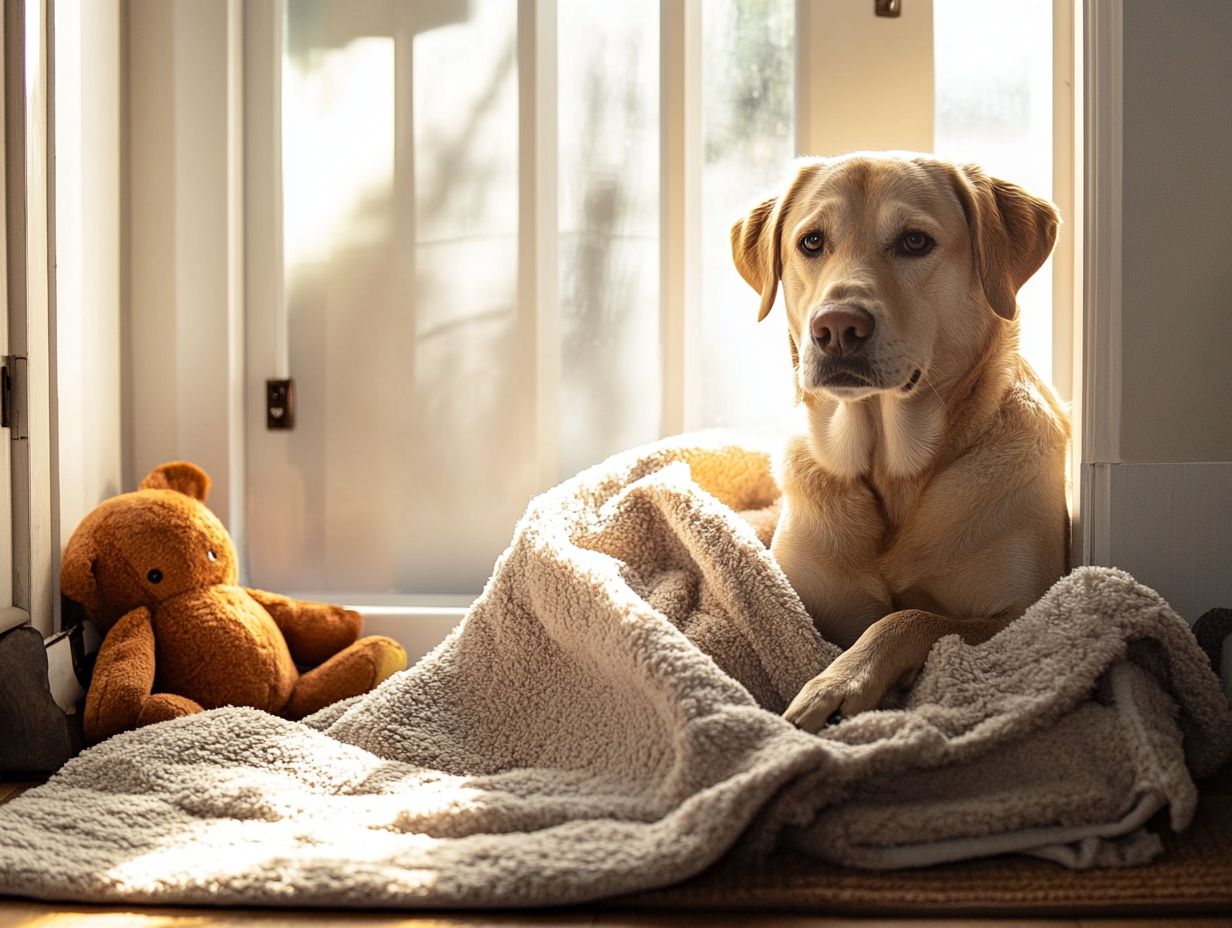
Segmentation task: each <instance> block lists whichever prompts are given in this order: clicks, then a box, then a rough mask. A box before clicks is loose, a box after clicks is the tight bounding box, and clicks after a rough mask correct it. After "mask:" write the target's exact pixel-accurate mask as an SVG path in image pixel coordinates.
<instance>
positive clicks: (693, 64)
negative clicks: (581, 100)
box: [659, 0, 702, 435]
mask: <svg viewBox="0 0 1232 928" xmlns="http://www.w3.org/2000/svg"><path fill="white" fill-rule="evenodd" d="M701 51H702V5H701V2H700V0H662V3H661V5H660V31H659V54H660V59H659V67H660V72H659V73H660V78H659V99H660V110H659V119H660V128H659V132H660V136H659V145H660V153H661V154H660V159H659V178H660V180H659V208H660V237H659V262H660V263H659V267H660V277H659V280H660V289H659V300H660V303H659V307H660V308H659V312H660V350H661V355H660V357H661V361H662V372H663V399H662V414H661V419H660V432H661V434H663V435H672V434H675V433H676V432H681V431H683V430H685V429H686V428H691V427H693V426H694V425H695V424H696V417H695V416H694V415H693V408H692V407H693V405H695V404H694V403H693V402H692V397H691V385H692V382H693V378H692V377H691V376H690V373H691V371H692V370H693V367H694V364H693V359H692V358H691V357H690V346H693V347H694V350H696V346H697V345H698V344H699V342H698V339H696V338H695V337H692V335H693V332H692V330H693V329H694V327H695V326H696V325H697V313H698V308H699V305H698V304H699V302H700V287H701V267H702V254H701V242H702V235H701V222H702V199H701V193H702V96H701V92H702V57H701Z"/></svg>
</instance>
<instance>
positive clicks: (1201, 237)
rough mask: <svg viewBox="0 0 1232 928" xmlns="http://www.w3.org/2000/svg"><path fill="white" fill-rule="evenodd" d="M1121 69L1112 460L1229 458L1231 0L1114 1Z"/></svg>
mask: <svg viewBox="0 0 1232 928" xmlns="http://www.w3.org/2000/svg"><path fill="white" fill-rule="evenodd" d="M1123 74H1124V78H1123V80H1124V85H1123V93H1124V101H1125V102H1124V111H1123V132H1124V151H1123V167H1122V180H1123V191H1124V198H1123V202H1122V217H1123V220H1124V223H1123V232H1122V261H1121V266H1122V269H1123V273H1124V279H1123V286H1122V294H1123V297H1122V310H1121V313H1122V315H1121V324H1122V331H1123V335H1124V354H1123V358H1122V363H1123V365H1124V369H1123V374H1124V379H1123V385H1122V393H1121V402H1122V420H1121V456H1122V459H1123V460H1124V461H1127V462H1135V463H1141V462H1156V461H1232V259H1230V258H1229V249H1228V243H1227V236H1226V230H1227V228H1228V221H1229V218H1228V217H1229V216H1232V164H1230V162H1229V152H1230V151H1232V3H1229V2H1228V0H1187V2H1185V3H1159V2H1158V0H1125V5H1124V65H1123ZM1229 572H1230V573H1232V569H1230V570H1229ZM1228 604H1229V605H1232V599H1230V600H1229V603H1228Z"/></svg>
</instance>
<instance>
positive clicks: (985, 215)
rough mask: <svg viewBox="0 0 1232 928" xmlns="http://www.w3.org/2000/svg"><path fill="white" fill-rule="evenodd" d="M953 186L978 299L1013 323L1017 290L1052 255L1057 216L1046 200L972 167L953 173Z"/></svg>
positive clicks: (966, 166)
mask: <svg viewBox="0 0 1232 928" xmlns="http://www.w3.org/2000/svg"><path fill="white" fill-rule="evenodd" d="M955 188H956V190H957V192H958V199H959V201H960V202H961V203H962V207H963V212H964V213H966V215H967V225H968V227H969V228H970V229H971V244H972V249H973V252H974V257H975V268H976V271H977V272H978V273H979V275H980V282H981V283H982V284H983V286H984V296H985V297H986V298H987V300H988V304H989V305H990V306H991V307H992V308H993V309H994V310H995V311H996V313H997V315H998V316H1002V317H1004V318H1006V319H1013V318H1014V315H1015V313H1016V311H1017V307H1018V301H1017V296H1018V290H1019V288H1021V287H1022V285H1023V284H1025V283H1026V282H1027V280H1028V279H1029V278H1030V277H1031V275H1032V274H1034V273H1035V272H1036V271H1038V270H1039V269H1040V267H1041V265H1043V263H1044V262H1045V261H1047V260H1048V256H1049V255H1050V254H1052V246H1053V245H1055V244H1056V241H1057V227H1058V225H1059V224H1060V221H1061V217H1060V215H1059V214H1058V212H1057V208H1056V207H1055V206H1053V205H1052V204H1051V203H1049V202H1048V201H1047V200H1042V199H1040V198H1039V197H1037V196H1032V195H1031V194H1029V193H1027V191H1025V190H1023V189H1022V188H1021V187H1019V186H1018V185H1016V184H1011V183H1009V182H1008V181H1004V180H998V179H996V178H995V177H989V176H988V175H987V174H985V173H984V172H983V171H982V170H981V169H980V168H978V167H976V166H975V165H973V164H968V165H965V166H964V167H962V168H960V169H959V171H958V175H957V177H956V178H955Z"/></svg>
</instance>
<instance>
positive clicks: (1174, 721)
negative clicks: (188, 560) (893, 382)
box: [0, 434, 1232, 912]
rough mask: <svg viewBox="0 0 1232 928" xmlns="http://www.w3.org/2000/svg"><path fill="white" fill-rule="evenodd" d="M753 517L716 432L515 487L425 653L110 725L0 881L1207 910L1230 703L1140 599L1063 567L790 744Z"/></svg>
mask: <svg viewBox="0 0 1232 928" xmlns="http://www.w3.org/2000/svg"><path fill="white" fill-rule="evenodd" d="M776 497H777V488H776V487H775V484H774V481H773V478H772V477H771V474H770V458H769V455H768V454H767V453H766V452H765V451H763V450H759V449H756V448H752V447H748V446H746V445H745V444H742V443H741V442H740V441H738V440H735V439H733V438H732V437H731V436H725V435H722V434H707V435H701V436H698V435H693V436H685V437H682V438H677V439H672V440H669V441H665V442H660V443H656V444H655V445H652V446H648V447H645V448H640V449H635V450H633V451H630V452H626V453H624V454H621V455H617V456H616V457H614V458H612V459H610V460H608V461H607V462H605V463H603V464H601V465H598V466H596V467H595V468H592V469H590V470H588V471H585V472H583V473H582V474H580V475H578V476H577V477H576V478H574V479H572V480H570V481H567V482H566V483H564V484H562V485H561V486H559V487H557V488H555V489H553V490H551V491H549V492H548V493H545V494H544V495H542V496H540V497H538V498H536V499H535V500H534V501H532V503H531V504H530V506H529V507H528V509H527V512H526V514H525V516H524V517H523V518H522V520H521V521H520V522H519V524H518V526H517V528H516V529H515V532H514V538H513V541H512V543H511V545H510V547H509V548H508V549H507V550H506V552H505V553H504V554H503V555H502V556H501V558H500V559H499V561H498V562H497V564H496V567H495V570H494V573H493V576H492V578H491V579H490V581H489V583H488V585H487V587H486V588H485V590H484V592H483V594H482V595H481V596H480V597H479V599H478V600H477V601H476V602H475V604H474V606H473V607H472V608H471V609H470V611H469V612H468V614H467V616H466V618H465V619H464V620H463V621H462V622H461V623H460V625H459V626H458V628H457V629H455V631H454V632H453V633H452V634H451V635H450V637H449V638H448V639H447V640H446V641H445V642H444V643H442V644H441V645H440V646H439V647H438V648H437V649H436V650H435V651H434V652H432V653H431V654H429V655H428V656H427V657H425V658H424V659H423V660H422V661H420V662H419V663H418V664H417V665H416V666H415V667H413V668H411V669H410V670H408V671H406V672H404V673H401V674H397V675H395V676H394V677H392V678H390V679H389V680H387V681H386V682H385V683H384V684H382V685H381V686H380V687H379V688H378V689H376V690H375V691H373V692H371V693H368V694H366V695H364V696H360V697H356V698H355V699H352V700H349V701H346V702H343V703H339V704H337V705H335V706H332V707H329V708H327V709H325V710H323V711H322V712H320V713H317V714H316V715H314V716H310V717H309V718H308V719H306V720H305V721H304V722H302V723H299V722H289V721H286V720H283V719H279V718H276V717H274V716H271V715H267V714H265V713H262V712H258V711H256V710H253V709H244V708H223V709H217V710H213V711H209V712H204V713H201V714H199V715H194V716H188V717H185V718H180V719H176V720H173V721H170V722H167V723H164V724H161V725H157V726H152V727H148V728H144V729H139V730H136V731H131V732H126V733H123V734H121V735H118V736H116V737H114V738H111V739H110V740H108V741H106V742H104V743H102V744H100V745H98V746H96V747H94V748H91V749H90V750H88V751H86V752H84V753H83V754H81V755H80V756H78V757H76V758H74V759H73V760H72V761H70V762H69V763H68V764H67V765H66V766H65V767H64V768H63V769H62V770H61V771H60V772H59V773H58V774H57V775H56V776H55V777H53V778H52V779H51V780H50V781H49V782H48V783H46V784H44V785H42V786H39V787H36V788H34V789H31V790H29V791H27V792H25V793H24V794H22V795H21V796H19V797H18V798H17V799H15V800H13V801H11V802H9V803H7V804H5V805H4V806H3V807H0V893H4V894H10V895H17V896H23V897H26V898H33V899H42V900H56V901H76V902H91V903H106V904H113V905H114V904H125V905H129V904H143V905H173V904H174V905H210V906H260V907H271V906H272V907H288V908H355V909H360V908H362V909H373V908H376V909H399V910H406V909H423V910H441V909H473V908H484V909H492V908H510V907H518V908H529V907H540V906H545V905H579V904H593V903H597V902H599V901H601V900H606V901H608V903H609V904H612V905H617V904H618V905H621V906H629V905H635V904H636V905H638V906H655V907H690V908H693V907H714V908H736V907H755V908H765V907H768V908H784V909H809V910H813V911H817V910H822V911H826V910H832V911H838V910H850V911H863V912H873V911H878V912H891V911H902V912H905V911H912V912H925V911H936V912H942V911H946V912H958V911H968V910H970V911H998V912H1021V911H1034V909H1033V906H1047V905H1054V904H1055V905H1056V906H1071V905H1079V904H1108V905H1115V906H1121V907H1123V908H1124V909H1125V910H1130V909H1132V908H1133V907H1134V906H1136V905H1143V906H1146V905H1151V904H1155V902H1152V901H1151V900H1155V901H1159V900H1163V901H1164V903H1165V904H1170V905H1175V906H1189V907H1192V910H1193V911H1199V910H1203V907H1207V906H1210V907H1216V906H1218V905H1222V904H1225V903H1226V902H1227V900H1228V887H1229V886H1232V881H1229V880H1228V879H1227V876H1228V873H1229V871H1228V860H1229V839H1228V829H1227V823H1226V818H1225V819H1224V826H1223V830H1222V832H1219V829H1218V827H1217V826H1210V827H1215V829H1216V830H1215V831H1214V832H1212V831H1210V830H1206V829H1208V819H1209V820H1210V821H1214V819H1215V818H1216V817H1217V816H1207V815H1206V813H1205V812H1204V811H1203V810H1204V809H1206V808H1207V807H1206V806H1204V805H1200V804H1199V802H1198V792H1197V789H1196V787H1195V783H1194V777H1207V776H1210V775H1211V774H1213V773H1214V772H1215V771H1216V770H1218V769H1219V768H1220V767H1222V766H1223V765H1224V764H1225V763H1226V761H1227V760H1228V758H1229V755H1230V754H1232V711H1230V710H1229V707H1228V704H1227V702H1226V700H1225V698H1224V696H1223V693H1222V690H1221V688H1220V685H1219V681H1218V678H1217V677H1216V676H1215V675H1214V673H1213V672H1212V671H1211V669H1210V665H1209V661H1208V659H1207V657H1206V655H1205V654H1204V653H1203V652H1202V650H1201V649H1200V647H1199V646H1198V643H1197V642H1196V640H1195V639H1194V636H1193V634H1192V633H1191V631H1190V629H1189V628H1188V626H1187V625H1186V624H1185V622H1184V620H1182V619H1181V618H1180V617H1178V616H1177V615H1176V614H1175V613H1174V612H1173V611H1172V610H1171V609H1170V608H1169V607H1168V605H1167V603H1165V602H1164V601H1163V600H1162V599H1161V598H1160V597H1159V596H1158V595H1157V594H1156V593H1154V592H1153V591H1151V590H1149V589H1147V588H1146V587H1143V586H1142V585H1140V584H1138V583H1136V582H1135V581H1134V580H1133V578H1132V577H1129V576H1128V575H1126V574H1124V573H1122V572H1120V571H1115V570H1109V569H1100V568H1082V569H1079V570H1077V571H1075V572H1074V573H1073V574H1071V575H1070V576H1068V577H1066V578H1064V579H1062V580H1061V581H1059V582H1058V583H1057V584H1056V585H1055V586H1054V587H1053V588H1052V590H1050V591H1049V592H1048V593H1047V594H1046V595H1045V596H1044V597H1043V598H1042V599H1041V600H1040V601H1039V602H1038V603H1036V604H1035V605H1034V606H1032V607H1031V608H1030V609H1029V610H1028V611H1027V613H1026V614H1025V615H1024V616H1023V617H1022V618H1021V619H1019V620H1018V621H1016V622H1014V623H1013V624H1011V625H1010V626H1009V627H1008V628H1006V629H1005V630H1004V631H1002V632H1001V633H1000V634H998V635H997V636H996V637H994V638H993V639H991V640H990V641H988V642H985V643H984V644H982V645H979V646H968V645H966V644H964V643H963V642H962V641H961V640H959V639H958V638H957V636H951V637H949V638H945V639H942V640H941V641H939V642H938V643H937V645H936V646H935V647H934V648H933V651H932V652H931V654H930V656H929V659H928V662H927V664H926V665H925V667H924V669H923V670H922V671H921V673H920V674H919V676H918V677H917V678H916V680H915V681H914V683H913V684H912V687H911V689H910V691H909V692H908V693H906V695H905V696H904V698H903V700H902V702H901V704H899V705H897V706H896V707H894V708H887V709H882V710H878V711H873V712H868V713H863V714H860V715H858V716H855V717H854V718H851V719H848V720H846V721H844V722H843V723H842V724H839V725H835V726H832V727H830V728H827V729H825V730H824V731H823V732H822V733H821V734H820V735H819V736H818V735H811V734H807V733H805V732H802V731H799V730H798V729H796V728H794V727H793V726H791V725H789V724H787V723H786V722H784V721H783V719H782V718H781V712H782V711H783V708H784V707H785V706H786V704H787V702H788V701H789V700H790V699H791V698H792V697H793V696H794V695H795V693H796V692H797V691H798V689H799V687H800V686H801V685H802V684H803V683H804V682H805V681H806V680H808V679H809V678H810V677H812V676H813V675H814V674H816V673H817V672H818V671H819V670H820V669H822V668H823V667H824V666H825V665H826V664H827V663H828V662H829V661H830V660H833V658H834V657H835V656H836V655H837V654H838V653H839V650H838V648H837V647H836V646H835V645H833V644H831V643H830V642H827V641H824V640H823V639H822V638H821V637H820V636H819V635H818V633H817V632H816V630H815V628H814V627H813V625H812V623H811V621H810V620H809V617H808V615H807V613H806V612H805V611H804V609H803V606H802V605H801V603H800V601H799V598H798V597H797V596H796V595H795V593H794V591H793V590H792V589H791V587H790V585H789V584H788V583H787V580H786V578H785V577H784V576H783V574H782V572H781V571H780V570H779V569H778V567H777V565H776V564H775V563H774V561H773V559H772V558H771V557H770V554H769V552H768V550H767V548H766V540H767V538H768V536H769V530H770V529H771V528H772V526H773V518H774V512H775V501H776ZM1225 801H1226V800H1225ZM1222 808H1223V812H1221V813H1218V814H1222V815H1225V816H1226V812H1227V808H1226V805H1225V806H1223V807H1222ZM1195 816H1197V818H1195ZM1191 826H1192V827H1191ZM1009 852H1015V853H1016V854H1017V855H1023V854H1025V855H1030V857H1029V858H1024V857H1022V856H1015V857H1012V858H1010V857H1005V856H1004V855H1006V854H1007V853H1009ZM1039 858H1043V859H1039ZM953 861H964V862H962V863H953ZM939 863H942V864H947V865H946V866H945V867H941V868H932V867H928V866H925V865H931V864H939ZM1154 874H1159V875H1160V876H1159V877H1158V879H1156V878H1155V876H1153V875H1154ZM1221 893H1222V895H1221ZM1169 894H1171V895H1169ZM1083 900H1085V903H1084V902H1083ZM1092 900H1096V901H1095V902H1092ZM1099 900H1102V901H1099Z"/></svg>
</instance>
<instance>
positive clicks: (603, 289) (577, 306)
mask: <svg viewBox="0 0 1232 928" xmlns="http://www.w3.org/2000/svg"><path fill="white" fill-rule="evenodd" d="M511 5H512V4H511ZM557 15H558V20H557V25H558V40H557V41H558V49H559V57H558V75H557V80H558V88H559V90H558V99H559V107H560V108H559V111H558V117H557V118H558V124H557V126H558V133H559V139H560V143H559V191H558V195H559V202H558V209H559V217H560V300H561V307H560V309H561V396H560V422H561V426H560V432H561V433H560V449H561V451H560V473H561V476H562V477H565V476H569V475H571V474H573V473H576V472H577V471H578V470H580V469H582V468H583V467H586V466H588V465H590V464H593V463H595V462H596V461H599V460H602V459H603V458H604V457H606V456H607V455H609V454H611V453H613V452H615V451H618V450H620V449H622V448H627V447H630V446H632V445H636V444H639V443H642V442H645V441H650V440H652V439H654V438H656V437H657V436H658V430H659V413H660V408H659V406H660V396H661V389H662V384H661V376H660V366H659V363H660V362H659V4H658V3H657V2H654V0H625V2H623V3H595V2H574V0H570V2H564V3H561V4H560V6H559V8H558V14H557Z"/></svg>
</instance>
